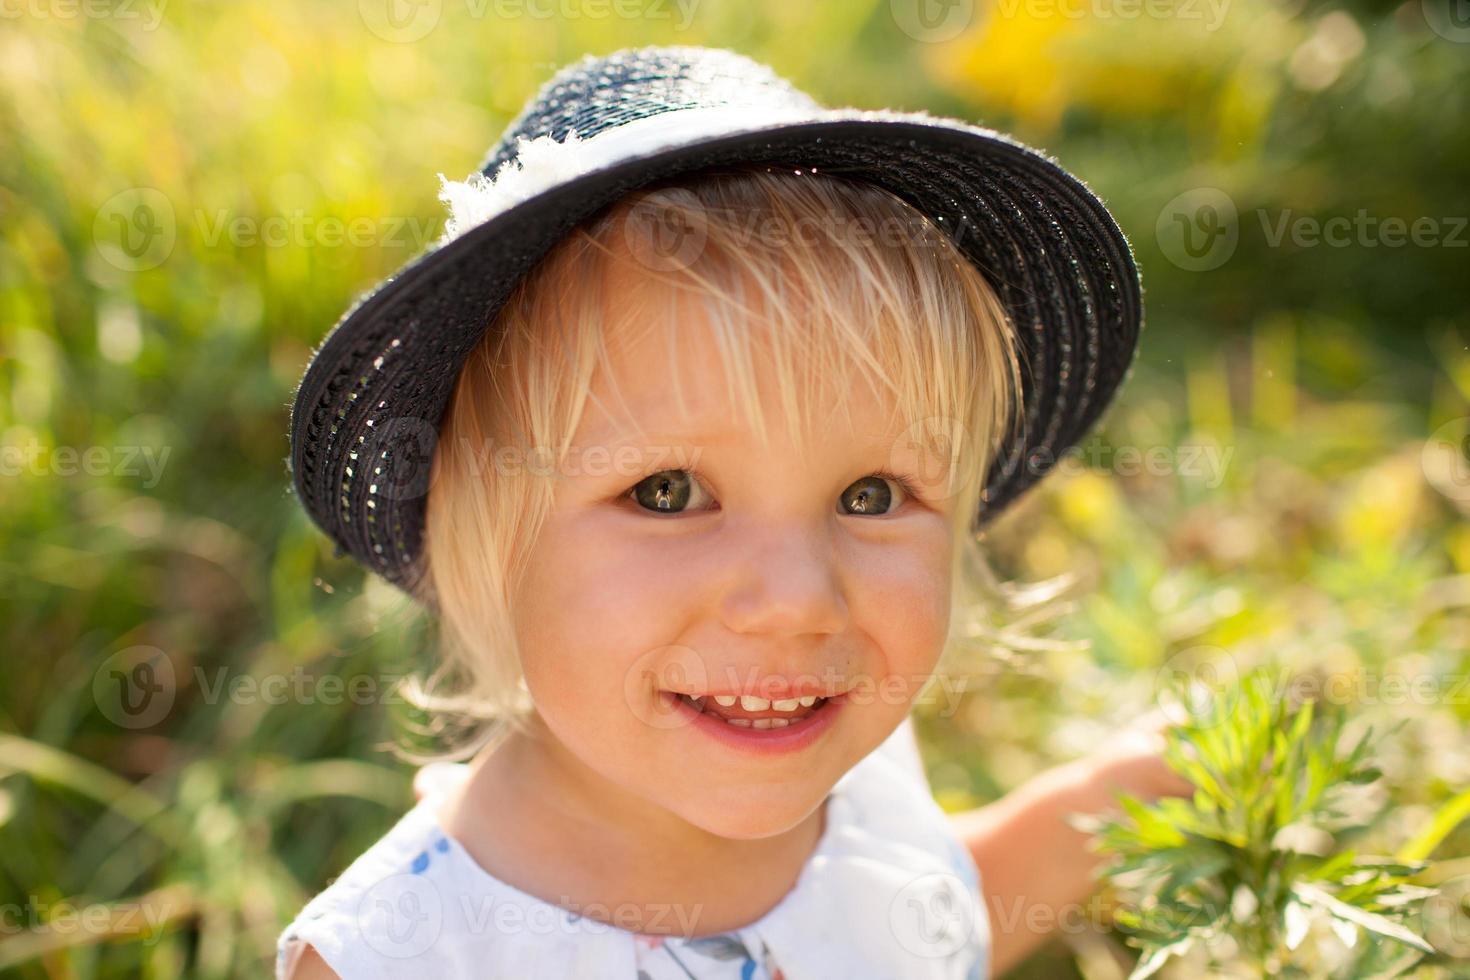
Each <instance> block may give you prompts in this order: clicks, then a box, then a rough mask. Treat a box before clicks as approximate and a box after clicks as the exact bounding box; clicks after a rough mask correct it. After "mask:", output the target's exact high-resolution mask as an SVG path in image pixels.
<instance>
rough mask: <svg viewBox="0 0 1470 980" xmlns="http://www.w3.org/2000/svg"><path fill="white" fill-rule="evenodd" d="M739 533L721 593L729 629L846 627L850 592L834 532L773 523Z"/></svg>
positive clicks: (797, 631) (788, 632)
mask: <svg viewBox="0 0 1470 980" xmlns="http://www.w3.org/2000/svg"><path fill="white" fill-rule="evenodd" d="M739 538H740V539H741V540H740V543H739V544H738V545H737V546H736V554H735V556H734V557H732V559H731V562H732V566H731V572H730V575H729V577H728V584H727V586H726V588H725V592H724V595H723V596H722V598H721V606H722V614H723V617H724V620H725V625H726V626H727V627H728V628H729V629H730V630H732V631H733V632H736V633H748V634H753V635H754V634H762V633H766V634H773V635H784V636H800V635H801V634H804V633H840V632H842V631H843V630H844V629H845V628H846V627H847V620H848V608H847V596H846V595H845V593H844V582H843V576H842V574H841V568H840V565H839V557H838V554H837V551H836V548H835V547H834V545H833V543H832V541H831V539H830V538H829V537H827V536H826V535H825V534H823V533H821V532H820V531H818V530H808V529H796V528H793V527H790V526H779V527H775V526H773V527H766V528H763V529H761V530H759V531H754V530H749V529H744V530H742V531H740V532H739Z"/></svg>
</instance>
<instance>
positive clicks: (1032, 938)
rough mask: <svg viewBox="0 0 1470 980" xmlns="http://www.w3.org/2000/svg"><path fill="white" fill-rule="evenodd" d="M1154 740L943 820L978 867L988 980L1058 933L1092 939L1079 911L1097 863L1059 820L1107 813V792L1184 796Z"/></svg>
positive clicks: (1121, 747)
mask: <svg viewBox="0 0 1470 980" xmlns="http://www.w3.org/2000/svg"><path fill="white" fill-rule="evenodd" d="M1162 751H1163V736H1162V735H1161V734H1160V733H1159V732H1158V730H1157V722H1155V723H1154V725H1153V726H1152V728H1151V729H1144V730H1136V731H1130V732H1128V733H1126V734H1125V735H1124V737H1123V738H1122V739H1121V740H1120V742H1119V744H1118V745H1116V746H1114V747H1112V748H1110V749H1108V750H1106V751H1104V752H1100V753H1098V754H1095V755H1092V756H1087V757H1084V758H1082V759H1078V760H1076V761H1074V762H1070V763H1068V764H1066V765H1062V766H1058V767H1056V768H1054V769H1050V770H1048V771H1046V772H1044V773H1042V774H1041V775H1040V776H1037V777H1036V778H1035V779H1032V780H1031V781H1030V782H1028V783H1026V784H1025V785H1023V786H1022V787H1020V788H1019V789H1017V790H1016V791H1014V792H1012V793H1010V794H1008V795H1007V796H1005V797H1003V798H1001V799H999V800H997V801H996V802H994V803H992V804H990V805H988V806H984V807H981V808H979V809H977V810H970V811H967V812H965V813H959V814H954V815H952V816H951V817H950V821H951V824H952V825H953V826H954V828H955V831H956V833H957V834H958V835H959V838H960V840H962V841H964V842H965V844H966V846H967V847H968V848H969V851H970V854H971V856H973V857H974V859H975V864H976V865H977V866H978V867H979V869H980V884H981V888H982V889H983V891H984V899H985V910H986V914H987V916H988V917H989V919H990V930H991V954H990V970H991V976H993V977H998V976H1000V975H1002V974H1003V973H1004V972H1005V971H1006V970H1009V969H1010V968H1011V967H1013V966H1015V965H1016V964H1018V963H1020V962H1021V961H1022V960H1024V959H1025V958H1026V957H1027V956H1028V955H1029V954H1030V953H1031V952H1032V951H1033V950H1034V949H1036V947H1038V946H1039V945H1041V944H1042V942H1044V941H1045V940H1046V939H1048V938H1049V937H1050V936H1051V935H1052V934H1053V933H1054V932H1055V931H1056V930H1057V928H1058V927H1060V928H1062V929H1065V930H1067V931H1071V932H1075V931H1085V930H1092V931H1100V930H1101V929H1102V928H1103V927H1104V923H1102V922H1101V921H1098V916H1097V915H1096V913H1095V909H1094V908H1093V907H1092V906H1090V905H1089V904H1088V903H1087V899H1088V897H1089V896H1090V895H1091V894H1092V893H1093V892H1094V891H1095V890H1096V888H1097V881H1096V879H1095V878H1094V877H1093V874H1094V872H1095V871H1096V869H1098V868H1099V867H1100V866H1101V865H1102V864H1103V862H1104V858H1102V857H1101V856H1100V855H1098V854H1095V853H1093V852H1092V851H1091V850H1089V849H1088V846H1087V845H1088V842H1089V841H1090V840H1091V836H1090V835H1088V834H1085V833H1083V832H1081V831H1079V830H1076V829H1074V828H1073V827H1072V826H1071V825H1070V824H1068V823H1067V822H1066V821H1065V819H1064V818H1065V817H1066V815H1067V814H1069V813H1086V814H1102V813H1103V812H1105V811H1116V810H1117V807H1116V806H1115V805H1114V804H1113V802H1112V801H1113V798H1114V794H1115V793H1118V792H1126V793H1130V794H1132V795H1133V796H1136V797H1139V798H1140V799H1143V800H1151V799H1156V798H1157V797H1160V796H1165V795H1173V796H1187V795H1189V794H1190V793H1192V792H1193V787H1191V786H1190V784H1189V783H1188V781H1186V780H1185V779H1183V778H1182V777H1180V776H1179V775H1177V774H1176V773H1175V772H1174V771H1173V770H1171V769H1169V768H1168V766H1166V765H1165V763H1164V761H1163V757H1162Z"/></svg>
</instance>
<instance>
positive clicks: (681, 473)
mask: <svg viewBox="0 0 1470 980" xmlns="http://www.w3.org/2000/svg"><path fill="white" fill-rule="evenodd" d="M894 487H897V489H898V493H897V494H896V495H895V493H894V490H893V488H894ZM625 496H627V497H629V498H631V499H632V500H634V501H635V502H636V503H637V504H638V505H639V506H640V507H642V508H644V509H645V510H649V511H653V512H655V513H663V514H677V513H682V512H683V511H684V510H686V509H688V508H689V507H690V504H691V502H695V503H697V502H698V501H699V500H700V498H701V497H708V496H709V494H708V492H707V491H706V490H705V489H704V487H703V486H702V485H701V484H700V483H699V481H698V480H696V479H694V478H693V475H692V474H690V473H689V471H688V470H660V471H659V472H657V473H654V474H653V475H651V476H648V477H645V478H644V479H642V480H640V481H639V482H638V483H636V484H634V485H633V487H632V489H630V490H629V491H628V492H627V494H626V495H625ZM895 496H896V497H897V498H898V499H897V500H895ZM914 496H917V494H915V493H914V491H913V488H912V486H910V484H909V482H908V481H907V480H905V479H904V478H903V477H901V476H897V475H895V474H892V473H886V472H884V473H874V474H872V475H870V476H865V477H863V478H862V479H861V480H858V481H857V482H856V483H854V484H852V485H851V486H850V487H848V488H847V490H846V491H844V492H843V494H842V501H841V505H840V506H841V507H842V508H843V509H842V511H841V512H842V513H844V514H858V515H869V516H874V515H883V514H888V513H891V512H892V511H893V510H894V508H895V507H896V506H897V505H898V503H899V502H901V501H903V500H906V499H908V498H910V497H914ZM695 509H698V508H695Z"/></svg>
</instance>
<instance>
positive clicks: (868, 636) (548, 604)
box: [515, 296, 954, 839]
mask: <svg viewBox="0 0 1470 980" xmlns="http://www.w3.org/2000/svg"><path fill="white" fill-rule="evenodd" d="M612 301H613V302H616V301H617V297H616V296H613V297H612ZM660 334H661V331H658V330H654V331H646V332H645V333H644V337H643V338H641V339H640V338H634V337H624V336H617V337H609V346H610V348H611V349H612V352H613V360H614V365H615V370H614V373H615V374H616V375H617V378H616V381H617V387H618V390H620V391H621V392H622V393H623V394H624V396H625V397H626V399H627V403H626V406H618V405H617V404H616V403H615V402H614V401H613V400H612V393H611V391H610V388H609V386H608V385H607V384H605V383H603V381H602V379H599V382H598V383H597V384H594V387H593V392H594V394H595V395H596V397H597V399H599V401H600V404H601V405H606V406H609V407H610V408H611V409H612V410H614V411H615V412H616V413H617V414H616V415H608V414H604V413H603V411H602V410H601V409H600V408H599V407H598V406H597V405H589V406H588V409H587V413H586V415H584V418H583V421H582V424H581V425H580V427H579V428H578V431H577V433H576V435H575V436H574V438H573V452H572V454H571V455H570V456H569V459H568V463H567V466H566V469H565V470H564V472H563V473H562V475H561V476H560V478H559V481H558V486H557V491H556V500H555V507H554V510H553V513H552V514H551V516H550V517H549V519H548V521H547V523H546V524H545V526H544V530H543V531H542V534H541V536H540V538H539V539H538V541H537V544H536V546H535V548H534V551H533V553H532V555H531V557H530V561H529V567H528V569H527V574H526V577H525V579H524V580H523V583H522V586H521V589H520V592H519V594H518V596H517V603H516V606H515V608H516V610H517V625H518V630H519V638H520V641H521V653H522V658H523V659H522V665H523V669H524V672H525V677H526V683H527V686H528V688H529V690H530V692H531V695H532V698H533V700H534V702H535V704H536V708H537V714H538V715H539V721H540V722H541V726H538V727H544V728H545V729H546V730H547V731H548V732H549V733H550V735H551V736H552V737H551V739H550V740H549V742H548V743H547V745H546V746H545V747H544V750H546V751H549V752H550V753H552V755H553V756H554V757H555V758H556V760H557V762H558V764H559V765H560V766H561V768H562V769H563V770H564V771H565V772H568V773H571V774H572V776H573V778H574V779H575V780H576V781H577V783H578V785H580V786H583V787H585V788H586V789H587V793H588V796H587V798H589V799H597V798H599V797H606V796H607V794H608V793H609V791H612V792H614V793H617V794H618V795H619V796H621V797H622V798H624V799H631V800H634V801H635V802H636V803H638V804H642V803H643V802H645V801H646V802H647V803H651V804H654V805H655V806H657V807H660V808H662V809H663V810H666V811H669V812H670V813H672V814H674V815H676V816H678V817H680V818H682V819H683V820H684V821H686V822H687V823H689V824H692V825H694V826H696V827H698V828H702V829H703V830H705V831H707V832H709V833H712V834H716V835H719V836H721V837H727V838H740V839H753V838H761V837H767V836H770V835H774V834H778V833H781V832H784V831H786V830H788V829H790V828H792V827H794V826H795V825H796V824H798V823H799V822H800V821H801V820H802V819H804V818H805V817H807V816H808V815H809V814H810V813H811V812H812V811H813V810H814V809H815V808H816V807H817V806H819V805H820V804H821V802H822V801H823V799H824V798H825V797H826V795H827V793H828V792H829V790H830V789H831V788H832V786H833V785H834V784H835V783H836V782H837V780H838V779H839V778H840V777H841V776H842V775H843V774H844V773H846V772H847V771H848V769H850V768H851V767H852V766H853V765H855V764H856V763H857V762H858V761H860V760H861V759H862V758H863V757H864V756H866V755H867V754H868V753H869V752H871V751H872V750H873V749H874V748H876V747H877V746H878V745H879V744H880V743H881V742H882V741H883V740H884V739H885V738H887V737H888V735H889V734H890V733H891V732H893V730H894V729H895V728H896V727H897V726H898V725H899V723H900V722H902V721H903V719H904V718H905V716H906V715H907V714H908V712H909V709H910V707H911V704H912V702H913V699H914V697H915V696H916V695H917V694H918V692H919V689H920V688H921V687H922V686H923V684H924V682H925V680H927V678H928V677H929V675H930V674H931V672H932V670H933V668H934V666H935V664H936V662H937V660H938V657H939V655H940V653H941V650H942V647H943V643H944V638H945V635H946V632H947V627H948V623H949V612H950V609H949V604H950V574H951V571H950V570H951V560H952V548H953V546H954V545H953V541H954V539H953V526H954V525H953V514H952V513H951V508H952V506H953V499H952V498H950V497H946V496H944V495H943V494H941V493H932V495H931V496H930V497H929V499H926V498H925V497H924V496H915V495H910V494H907V493H906V492H905V491H904V490H903V489H902V485H901V484H900V483H898V482H896V481H895V480H893V479H890V478H885V477H882V476H877V475H875V474H877V473H879V472H880V471H888V472H890V473H892V474H893V475H894V476H897V477H899V478H902V479H904V480H907V481H909V482H910V483H911V484H912V485H913V487H914V489H915V490H916V491H917V492H918V493H919V494H926V493H929V492H930V491H932V490H933V489H934V488H935V482H934V481H933V479H932V471H929V470H926V469H925V461H924V460H922V459H920V458H919V456H918V455H917V451H915V450H913V449H912V448H911V447H910V446H909V445H908V440H907V439H905V438H904V430H905V429H906V428H907V426H906V424H905V422H904V420H903V419H901V418H898V417H897V412H896V410H895V406H894V403H893V402H892V401H890V400H886V399H885V398H882V397H879V396H878V395H876V394H875V393H874V392H873V391H872V390H869V389H868V388H867V387H866V385H864V386H862V387H861V388H859V387H854V388H851V389H848V390H842V391H838V390H834V391H832V392H829V397H830V398H837V397H841V398H845V399H847V401H848V406H849V408H850V410H851V415H852V420H851V421H852V424H851V425H849V424H847V423H846V421H845V420H843V419H842V418H841V416H840V415H838V416H837V417H835V418H834V419H833V420H832V421H831V422H830V423H827V424H825V425H824V426H823V427H822V428H820V429H819V430H818V431H815V432H812V433H811V434H810V436H809V438H810V443H809V444H810V447H811V450H810V452H809V453H807V454H805V455H803V454H801V453H799V452H797V451H796V449H795V448H794V447H793V446H792V445H791V444H790V443H789V442H788V441H786V440H785V439H784V433H783V432H782V431H781V429H782V427H783V426H784V419H783V416H782V415H781V409H780V404H779V401H778V400H777V395H776V393H775V390H774V385H773V383H771V384H768V383H767V382H768V381H769V376H768V375H767V374H764V373H758V377H759V378H760V386H761V398H762V409H763V411H764V413H765V418H767V419H768V420H774V421H773V423H772V429H773V434H772V437H771V446H770V448H769V450H763V449H762V448H761V446H760V443H759V440H758V436H757V433H755V432H752V431H748V430H747V429H746V428H745V427H743V425H742V418H741V413H740V412H739V411H738V410H737V409H736V407H735V406H734V405H732V404H731V402H730V401H729V400H728V392H727V391H726V389H725V384H724V378H723V373H722V369H721V366H720V361H719V353H718V351H717V350H714V349H713V346H714V345H713V344H712V343H709V342H707V341H708V335H707V334H706V333H705V332H704V327H703V326H702V324H700V323H696V322H694V321H690V322H689V329H688V331H687V332H686V333H683V334H681V338H680V343H679V344H678V345H677V350H676V352H674V353H673V354H672V355H671V352H670V351H669V349H668V348H667V346H665V345H664V344H663V343H661V342H660ZM686 338H687V340H686ZM671 356H672V357H673V358H674V359H673V361H672V363H673V370H677V371H678V373H679V377H680V379H681V385H682V389H683V391H684V394H685V399H686V401H687V402H688V405H687V407H688V409H689V411H688V412H687V414H686V413H681V412H679V411H678V406H677V404H676V402H675V400H674V398H673V396H672V393H671V391H670V386H669V381H668V376H667V372H668V371H669V370H670V367H669V365H670V364H671ZM814 404H816V405H817V406H818V407H819V408H820V407H822V406H830V405H832V402H831V401H825V402H823V401H817V402H815V403H814ZM624 413H626V414H624ZM813 414H814V415H816V416H818V417H820V416H821V415H822V414H823V413H822V412H820V411H819V412H815V413H813ZM634 422H636V423H639V424H641V427H642V429H643V435H642V436H640V435H639V434H638V432H637V430H636V429H635V428H634V426H633V424H632V423H634ZM670 471H673V472H670ZM654 473H658V474H659V475H658V476H652V474H654ZM926 473H930V474H931V478H930V479H928V480H927V481H926V479H925V474H926ZM672 692H679V693H684V694H691V695H693V694H704V693H710V694H719V693H728V694H733V693H746V694H755V695H760V694H761V693H762V692H764V693H765V695H766V696H767V697H770V698H773V699H776V700H779V699H781V695H783V694H791V695H793V696H799V695H800V694H809V695H819V696H820V695H825V696H839V695H842V696H843V697H842V699H841V700H840V701H837V702H833V703H829V704H826V705H823V706H821V707H819V708H817V710H816V712H815V713H813V714H812V715H811V716H810V717H808V718H805V719H802V720H801V721H799V722H797V723H795V724H793V725H792V726H790V727H789V728H788V729H782V730H780V731H777V730H775V729H771V730H757V729H755V728H754V727H752V728H739V727H736V726H732V725H729V724H728V723H727V722H725V721H723V720H720V719H718V718H716V717H714V716H713V715H712V714H706V715H704V716H699V715H696V714H695V712H694V711H693V709H692V708H690V707H688V706H686V705H682V704H681V703H680V702H679V701H678V699H677V698H676V697H675V695H674V693H672ZM707 703H708V701H707ZM731 710H736V709H731ZM802 710H805V709H802ZM740 713H743V712H740ZM762 713H764V714H768V715H769V714H771V713H772V712H771V711H766V712H761V711H755V712H754V714H756V715H759V714H762ZM824 713H827V717H822V716H823V714H824ZM714 726H719V727H714ZM803 727H806V729H807V731H805V732H804V733H803V732H802V731H801V729H802V728H803ZM772 747H775V750H774V751H773V750H772Z"/></svg>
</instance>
